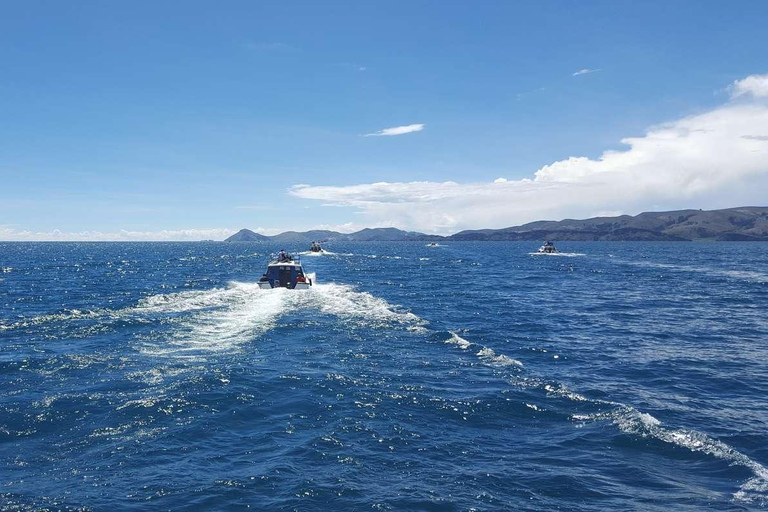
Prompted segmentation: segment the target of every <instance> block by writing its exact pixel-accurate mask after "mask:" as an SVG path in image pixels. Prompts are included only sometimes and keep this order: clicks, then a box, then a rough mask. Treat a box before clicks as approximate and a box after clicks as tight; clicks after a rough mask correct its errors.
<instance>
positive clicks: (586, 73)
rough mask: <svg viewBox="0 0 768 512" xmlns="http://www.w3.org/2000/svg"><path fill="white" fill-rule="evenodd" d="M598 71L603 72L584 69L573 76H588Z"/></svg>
mask: <svg viewBox="0 0 768 512" xmlns="http://www.w3.org/2000/svg"><path fill="white" fill-rule="evenodd" d="M598 71H602V70H600V69H589V68H583V69H580V70H578V71H576V72H575V73H574V74H573V75H572V76H581V75H588V74H590V73H597V72H598Z"/></svg>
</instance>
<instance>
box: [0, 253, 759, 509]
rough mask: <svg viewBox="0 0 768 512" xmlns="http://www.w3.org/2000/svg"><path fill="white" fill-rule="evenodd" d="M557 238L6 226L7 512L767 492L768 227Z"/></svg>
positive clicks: (681, 505) (695, 503) (2, 399)
mask: <svg viewBox="0 0 768 512" xmlns="http://www.w3.org/2000/svg"><path fill="white" fill-rule="evenodd" d="M558 246H559V247H560V249H561V250H562V251H566V252H567V253H568V254H567V255H559V256H536V255H531V254H529V253H530V252H531V251H535V250H536V248H537V247H538V244H536V243H517V242H515V243H501V242H500V243H491V242H485V243H447V244H443V245H442V246H439V247H428V246H427V245H426V244H425V243H415V242H409V243H354V244H353V243H337V244H331V243H329V244H328V245H327V249H328V250H330V251H332V252H331V253H330V254H324V255H322V256H311V255H305V256H303V257H302V260H303V263H304V266H305V268H306V270H307V271H309V272H314V273H316V280H315V286H313V288H312V289H311V290H308V291H290V290H284V289H277V290H260V289H258V287H257V286H256V285H255V282H256V280H257V279H258V277H259V276H260V275H261V273H262V272H263V270H264V269H265V265H266V261H267V257H268V254H269V253H270V252H273V251H276V250H278V249H280V248H281V247H279V246H276V245H270V244H263V243H253V244H249V243H238V244H226V243H158V244H153V243H103V244H101V243H71V244H64V243H39V244H35V243H0V509H1V510H27V509H30V510H31V509H39V508H47V509H49V510H74V509H78V510H79V509H85V510H90V509H92V510H110V509H112V510H158V509H173V510H218V509H230V510H234V509H240V508H246V507H249V506H250V508H255V509H288V510H292V509H296V510H503V509H512V510H516V509H517V510H521V509H522V510H541V511H545V510H546V511H549V510H584V511H586V510H606V509H614V510H744V509H751V508H763V507H766V506H768V468H767V467H766V466H768V314H767V311H768V244H764V243H712V244H704V243H669V244H668V243H620V242H615V243H598V242H593V243H577V242H570V243H567V242H563V243H559V244H558ZM286 248H287V249H296V250H303V249H306V248H305V247H301V248H297V247H286Z"/></svg>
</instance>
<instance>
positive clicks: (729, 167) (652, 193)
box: [289, 75, 768, 234]
mask: <svg viewBox="0 0 768 512" xmlns="http://www.w3.org/2000/svg"><path fill="white" fill-rule="evenodd" d="M729 92H730V100H729V101H728V102H727V103H725V104H723V105H721V106H719V107H717V108H714V109H712V110H710V111H708V112H703V113H701V114H697V115H693V116H688V117H684V118H682V119H678V120H675V121H671V122H667V123H664V124H660V125H658V126H653V127H651V128H649V129H648V130H647V131H646V133H645V135H643V136H640V137H627V138H624V139H622V140H621V142H622V143H623V144H626V145H627V146H628V149H626V150H623V151H605V152H604V153H603V154H602V155H601V156H600V157H599V158H597V159H591V158H587V157H578V156H575V157H570V158H568V159H565V160H560V161H556V162H553V163H551V164H548V165H545V166H543V167H541V168H540V169H538V170H536V171H535V172H533V173H532V176H531V177H530V178H523V179H519V180H511V179H504V178H500V179H497V180H495V181H493V182H472V183H456V182H450V181H449V182H429V181H422V182H400V183H388V182H379V183H369V184H359V185H350V186H309V185H296V186H294V187H292V188H291V189H290V190H289V193H290V194H291V195H293V196H295V197H299V198H303V199H308V200H317V201H322V202H323V203H324V204H328V205H333V206H348V207H354V208H356V209H358V210H359V212H360V213H362V214H363V215H364V218H365V220H366V221H368V223H370V224H377V225H385V224H389V225H392V226H396V227H399V228H402V229H413V230H418V231H424V232H429V233H441V234H443V233H449V232H455V231H458V230H461V229H471V228H486V227H487V228H494V227H496V228H498V227H505V226H510V225H515V224H521V223H524V222H528V221H533V220H539V219H561V218H568V217H575V218H579V217H589V216H594V215H600V214H603V213H605V212H611V213H612V214H614V213H617V212H622V213H638V212H640V211H643V210H659V209H677V208H683V207H695V208H720V207H729V206H737V205H751V204H765V203H766V199H767V198H768V195H766V191H767V190H768V75H752V76H748V77H746V78H744V79H742V80H737V81H735V82H734V83H733V84H731V86H730V87H729ZM363 223H365V222H363Z"/></svg>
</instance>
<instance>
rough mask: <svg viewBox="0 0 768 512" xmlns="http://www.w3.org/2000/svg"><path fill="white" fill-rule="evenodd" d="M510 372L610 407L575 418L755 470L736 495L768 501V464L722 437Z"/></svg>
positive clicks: (455, 341) (464, 343) (523, 382)
mask: <svg viewBox="0 0 768 512" xmlns="http://www.w3.org/2000/svg"><path fill="white" fill-rule="evenodd" d="M449 334H450V337H448V338H447V339H446V340H445V341H444V342H445V343H446V344H450V345H455V346H457V347H458V348H460V349H462V350H464V351H469V350H470V349H471V348H472V347H473V346H478V347H480V349H479V350H478V351H477V352H476V353H475V356H476V357H477V358H478V359H479V360H480V361H481V362H482V363H484V364H486V365H488V366H491V367H496V368H500V367H509V366H513V367H515V368H516V369H520V368H522V367H523V364H522V363H521V362H520V361H517V360H515V359H512V358H510V357H508V356H505V355H502V354H497V353H496V352H495V351H494V350H492V349H490V348H488V347H485V346H482V345H478V344H476V343H473V342H471V341H468V340H466V339H464V338H462V337H461V336H459V335H458V334H456V333H454V332H449ZM507 376H508V377H511V378H510V379H509V382H510V384H512V385H514V386H516V387H521V388H528V389H530V388H538V389H541V390H542V391H544V392H546V394H547V396H550V397H556V398H565V399H567V400H570V401H572V402H577V403H588V404H592V405H596V406H599V407H602V408H606V407H607V408H608V409H609V410H608V411H605V412H598V413H594V414H572V415H571V420H572V421H576V422H588V421H610V422H612V423H613V424H614V425H615V426H616V427H617V428H618V429H619V430H620V431H621V432H624V433H626V434H630V435H635V436H640V437H643V438H651V439H655V440H657V441H661V442H664V443H668V444H672V445H674V446H678V447H680V448H686V449H688V450H690V451H691V452H699V453H704V454H706V455H710V456H712V457H715V458H717V459H720V460H725V461H727V462H729V463H731V464H733V465H738V466H742V467H744V468H747V469H748V470H750V471H751V472H752V475H753V476H752V478H749V479H748V480H747V481H746V482H744V483H743V484H741V485H740V486H739V490H738V491H736V492H735V493H734V494H733V499H734V500H737V501H741V502H745V503H755V502H757V503H759V504H760V505H764V504H766V503H768V468H766V467H765V466H763V465H762V464H760V463H759V462H757V461H755V460H753V459H751V458H750V457H748V456H747V455H745V454H743V453H741V452H739V451H738V450H736V449H734V448H732V447H731V446H728V445H727V444H725V443H723V442H722V441H718V440H717V439H714V438H712V437H710V436H708V435H707V434H704V433H702V432H698V431H696V430H690V429H684V428H670V427H665V426H663V425H662V423H661V421H659V420H658V419H657V418H655V417H654V416H652V415H650V414H648V413H644V412H642V411H640V410H638V409H636V408H634V407H632V406H630V405H626V404H622V403H620V402H613V401H608V400H599V399H590V398H587V397H586V396H584V395H581V394H579V393H576V392H574V391H571V390H570V389H568V387H567V386H565V385H563V384H553V383H550V382H546V381H545V380H541V379H538V378H536V377H525V378H519V377H516V376H512V374H507ZM526 405H527V406H528V407H530V408H532V409H534V410H538V408H537V407H536V406H531V405H529V404H526Z"/></svg>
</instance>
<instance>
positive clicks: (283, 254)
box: [277, 249, 288, 261]
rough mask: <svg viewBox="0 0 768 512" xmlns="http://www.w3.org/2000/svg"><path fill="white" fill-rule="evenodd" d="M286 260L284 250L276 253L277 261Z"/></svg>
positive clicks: (286, 254) (286, 256) (286, 255)
mask: <svg viewBox="0 0 768 512" xmlns="http://www.w3.org/2000/svg"><path fill="white" fill-rule="evenodd" d="M287 259H288V253H286V252H285V249H280V252H279V253H277V261H285V260H287Z"/></svg>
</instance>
